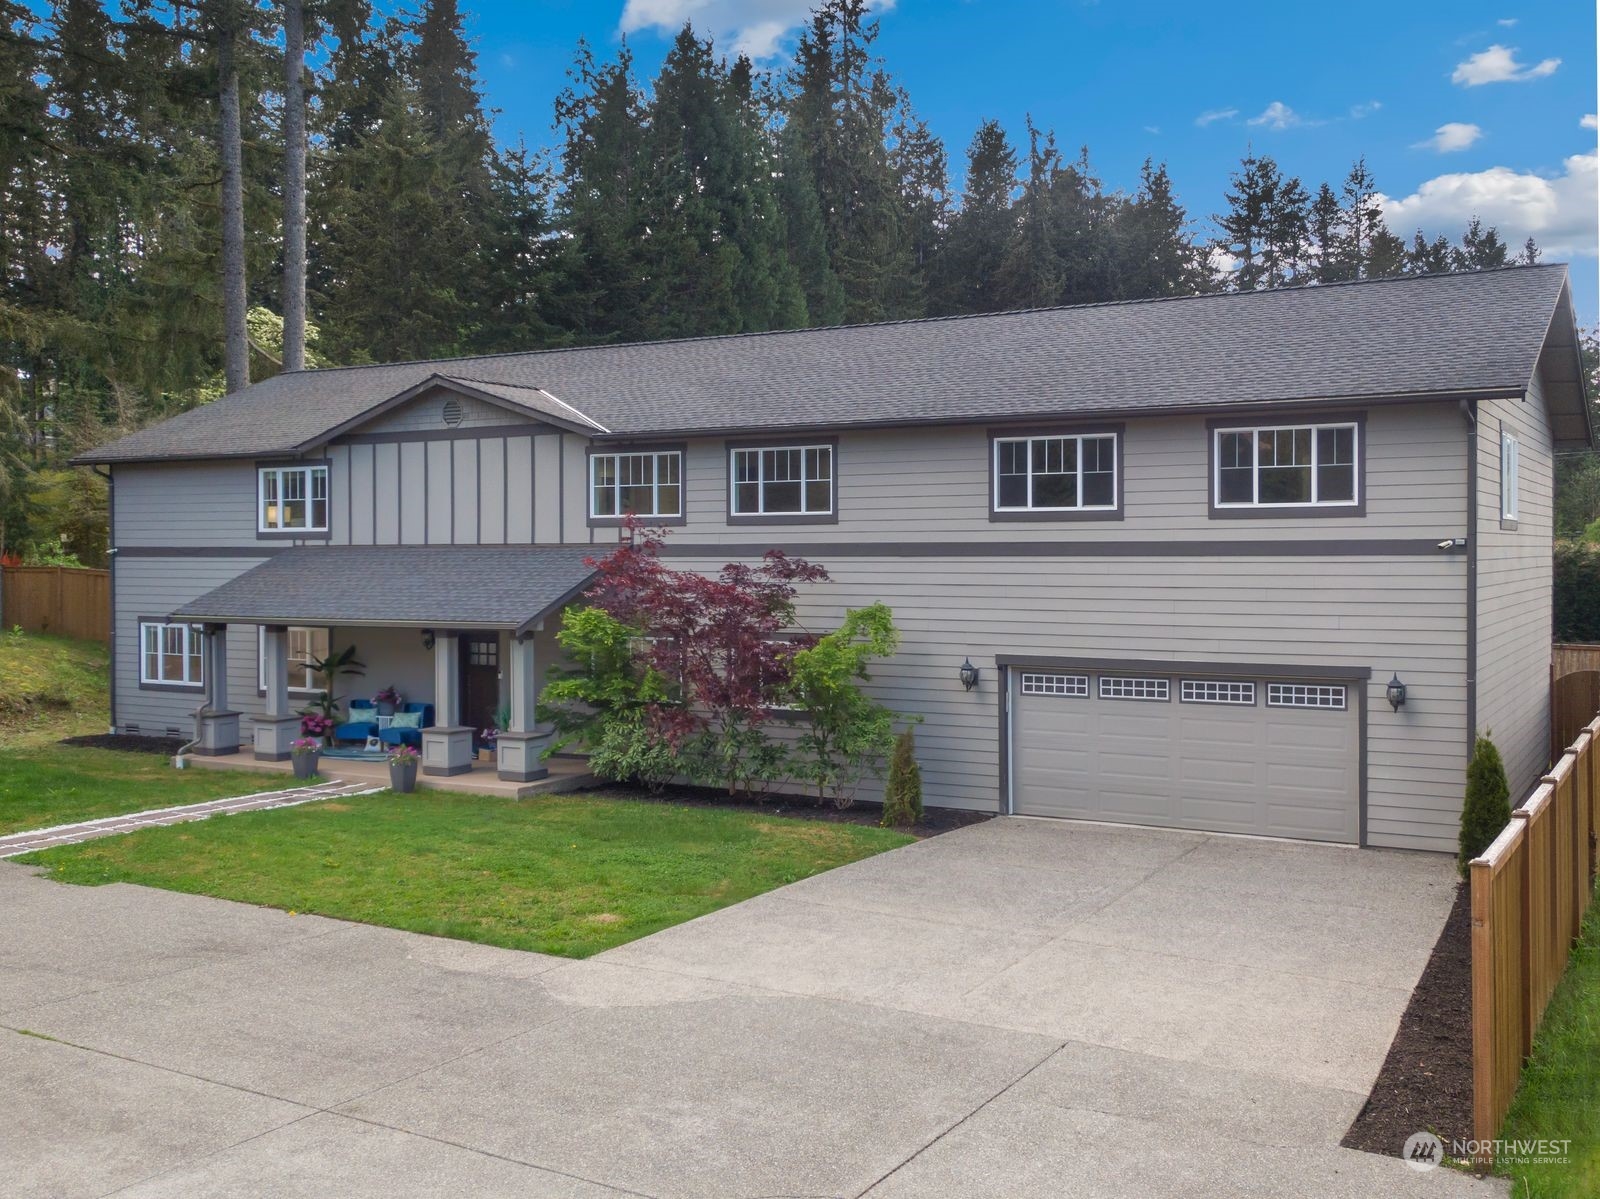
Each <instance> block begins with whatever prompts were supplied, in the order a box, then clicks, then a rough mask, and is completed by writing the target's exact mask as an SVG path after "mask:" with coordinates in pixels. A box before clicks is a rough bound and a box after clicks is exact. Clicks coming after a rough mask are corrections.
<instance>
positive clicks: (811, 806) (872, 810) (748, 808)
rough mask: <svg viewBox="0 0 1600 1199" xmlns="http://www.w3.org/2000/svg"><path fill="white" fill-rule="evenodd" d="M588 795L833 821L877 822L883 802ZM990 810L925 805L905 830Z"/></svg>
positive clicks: (929, 833) (692, 791) (697, 791)
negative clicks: (845, 805)
mask: <svg viewBox="0 0 1600 1199" xmlns="http://www.w3.org/2000/svg"><path fill="white" fill-rule="evenodd" d="M588 791H589V793H590V794H601V793H604V794H606V795H617V796H622V797H624V798H626V799H632V800H638V801H639V802H641V803H651V802H655V803H670V804H676V805H678V806H680V807H691V808H725V809H728V810H729V811H735V812H761V813H763V814H764V815H767V816H788V817H793V818H795V819H799V820H824V821H829V822H831V823H835V824H868V825H876V824H877V823H878V821H879V820H881V819H882V818H883V805H882V804H876V803H855V804H851V805H850V806H849V807H848V808H836V807H834V806H833V805H832V804H831V803H824V804H820V805H819V804H818V803H817V802H816V800H814V799H808V798H806V797H805V796H800V795H729V794H728V793H727V792H726V791H719V790H717V789H716V788H715V787H687V786H679V785H676V784H673V785H670V786H667V787H665V788H663V789H662V791H661V793H660V794H658V795H652V794H651V793H650V792H648V791H646V790H644V789H643V788H639V787H625V786H622V785H621V784H619V783H606V784H604V785H602V786H598V787H592V788H588ZM993 819H994V813H993V812H969V811H966V810H965V809H962V808H924V809H923V813H922V821H921V823H919V824H918V825H917V827H916V828H913V829H907V830H906V831H907V832H908V833H910V834H911V835H912V836H913V837H917V838H919V839H922V838H926V837H937V836H938V835H939V834H940V833H948V832H951V831H952V830H954V829H958V828H966V827H967V826H968V825H969V824H982V823H983V822H984V821H985V820H993Z"/></svg>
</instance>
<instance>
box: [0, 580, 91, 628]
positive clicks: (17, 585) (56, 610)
mask: <svg viewBox="0 0 1600 1199" xmlns="http://www.w3.org/2000/svg"><path fill="white" fill-rule="evenodd" d="M18 625H20V626H21V627H22V628H24V629H26V630H27V631H28V632H30V633H54V634H56V635H57V636H60V637H78V638H82V639H83V640H85V641H102V642H104V641H110V640H111V574H110V572H109V571H104V570H84V569H81V568H77V567H71V566H7V567H3V568H0V627H4V628H7V629H13V628H16V627H17V626H18Z"/></svg>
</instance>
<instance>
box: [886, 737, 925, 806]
mask: <svg viewBox="0 0 1600 1199" xmlns="http://www.w3.org/2000/svg"><path fill="white" fill-rule="evenodd" d="M921 819H922V770H921V768H920V767H919V766H918V765H917V743H916V739H915V738H914V737H913V736H912V735H911V730H910V729H907V730H906V731H905V732H903V733H901V734H900V735H899V736H898V737H896V738H895V739H894V754H893V755H892V756H891V757H890V758H889V781H888V784H887V785H886V786H885V788H884V793H883V820H882V824H883V827H884V828H910V827H911V826H912V825H914V824H916V823H917V821H919V820H921Z"/></svg>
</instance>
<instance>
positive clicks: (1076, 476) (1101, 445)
mask: <svg viewBox="0 0 1600 1199" xmlns="http://www.w3.org/2000/svg"><path fill="white" fill-rule="evenodd" d="M1118 486H1119V480H1118V479H1117V435H1116V434H1115V433H1065V434H1052V435H1049V436H1043V437H996V438H995V439H994V496H993V502H994V511H995V512H996V513H997V514H998V513H1008V512H1010V513H1017V512H1063V513H1073V512H1115V511H1116V508H1117V489H1118Z"/></svg>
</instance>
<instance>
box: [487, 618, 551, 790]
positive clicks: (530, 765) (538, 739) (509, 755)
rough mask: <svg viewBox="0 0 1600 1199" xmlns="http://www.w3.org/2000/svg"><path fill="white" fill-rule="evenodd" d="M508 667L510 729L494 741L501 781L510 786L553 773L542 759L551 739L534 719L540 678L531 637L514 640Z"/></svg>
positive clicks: (529, 781)
mask: <svg viewBox="0 0 1600 1199" xmlns="http://www.w3.org/2000/svg"><path fill="white" fill-rule="evenodd" d="M509 665H510V668H511V669H510V674H509V678H508V680H507V681H508V683H509V684H510V690H511V727H510V728H508V729H503V730H501V733H500V736H499V737H497V738H496V739H495V757H496V759H497V766H498V770H499V775H500V777H501V778H503V779H505V780H507V781H508V782H514V783H531V782H532V781H533V780H534V779H542V778H544V776H545V775H547V774H549V773H550V770H549V768H548V767H547V766H545V764H544V760H543V758H542V757H541V756H540V755H542V754H543V753H544V751H545V748H546V747H547V746H548V745H549V744H550V736H549V734H548V733H541V732H539V731H538V730H537V722H536V717H535V716H534V708H535V705H536V704H537V703H538V700H539V675H538V663H537V661H536V660H535V657H534V652H533V634H532V633H524V634H522V635H520V636H516V637H513V638H512V639H511V661H510V663H509Z"/></svg>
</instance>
